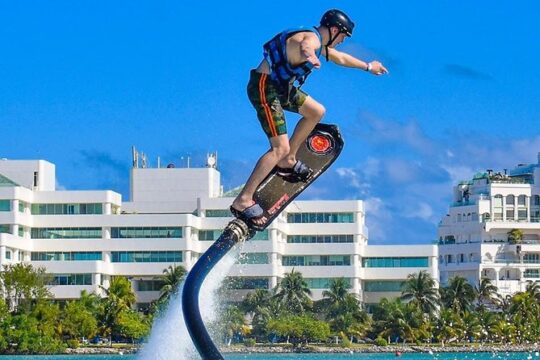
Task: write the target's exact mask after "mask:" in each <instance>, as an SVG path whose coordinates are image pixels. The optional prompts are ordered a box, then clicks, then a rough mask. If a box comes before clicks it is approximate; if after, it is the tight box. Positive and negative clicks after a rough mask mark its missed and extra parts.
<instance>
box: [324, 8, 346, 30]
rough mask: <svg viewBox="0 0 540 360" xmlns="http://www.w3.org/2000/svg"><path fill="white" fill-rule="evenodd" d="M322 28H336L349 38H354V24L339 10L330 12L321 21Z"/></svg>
mask: <svg viewBox="0 0 540 360" xmlns="http://www.w3.org/2000/svg"><path fill="white" fill-rule="evenodd" d="M321 26H326V27H327V28H330V27H332V26H335V27H337V28H338V29H339V31H340V32H342V33H344V34H345V35H347V36H352V32H353V29H354V23H353V22H352V20H351V19H350V18H349V17H348V16H347V14H345V13H344V12H343V11H341V10H338V9H332V10H328V11H327V12H325V13H324V15H323V17H322V19H321Z"/></svg>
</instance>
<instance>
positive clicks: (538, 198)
mask: <svg viewBox="0 0 540 360" xmlns="http://www.w3.org/2000/svg"><path fill="white" fill-rule="evenodd" d="M533 205H535V206H540V195H534V196H533Z"/></svg>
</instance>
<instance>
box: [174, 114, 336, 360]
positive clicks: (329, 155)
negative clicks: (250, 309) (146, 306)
mask: <svg viewBox="0 0 540 360" xmlns="http://www.w3.org/2000/svg"><path fill="white" fill-rule="evenodd" d="M342 149H343V139H342V137H341V133H340V132H339V129H338V127H337V126H335V125H329V124H318V125H317V126H316V127H315V129H314V130H313V131H312V132H311V134H310V135H309V136H308V137H307V139H306V141H305V142H304V144H302V146H301V147H300V149H299V150H298V153H297V158H298V159H301V160H302V161H303V162H304V163H305V164H306V165H308V166H309V167H310V168H311V169H313V174H312V175H311V176H310V177H309V178H308V179H307V180H306V181H305V182H303V181H299V182H291V181H289V180H287V179H285V178H283V177H282V176H280V175H278V174H277V173H276V171H275V170H274V171H272V172H271V173H270V174H269V175H268V176H267V177H266V179H265V180H263V182H261V184H260V185H259V187H258V188H257V191H256V193H255V196H254V199H255V201H256V202H257V203H258V204H259V205H260V206H261V207H262V208H263V209H264V213H265V217H266V218H267V219H268V220H267V222H266V223H265V224H263V225H261V226H253V227H250V226H248V225H247V224H246V223H245V222H244V221H242V220H240V219H234V220H233V221H231V222H230V223H229V224H228V225H227V226H226V227H225V229H224V230H223V234H221V236H220V237H219V238H218V239H217V240H216V241H215V242H214V244H212V246H210V248H209V249H208V250H207V251H206V252H205V253H204V254H203V255H202V256H201V257H200V258H199V260H198V261H197V263H196V264H195V265H194V266H193V268H192V269H191V270H190V272H189V274H188V276H187V278H186V281H185V283H184V290H183V293H182V310H183V313H184V320H185V323H186V327H187V329H188V331H189V335H190V336H191V339H192V340H193V343H194V344H195V347H196V348H197V351H199V354H200V355H201V358H202V359H203V360H222V359H223V356H221V353H220V352H219V350H218V348H217V347H216V345H214V343H213V341H212V338H211V337H210V335H209V334H208V331H207V330H206V328H205V326H204V323H203V321H202V318H201V313H200V311H199V291H200V289H201V285H202V283H203V281H204V278H205V277H206V275H208V273H209V272H210V270H212V268H213V267H214V266H215V265H216V264H217V263H218V262H219V260H221V258H223V256H225V254H227V252H228V251H229V250H230V249H231V248H232V247H233V246H234V245H235V244H236V243H238V242H242V241H247V240H249V239H251V238H252V237H253V236H254V235H255V233H256V232H257V231H262V230H264V229H265V228H266V227H268V225H270V224H271V223H272V221H273V220H274V219H275V218H276V217H278V215H279V214H280V213H281V212H282V211H283V209H285V207H286V206H287V205H288V204H289V203H290V202H291V201H293V200H294V199H295V198H296V197H297V196H298V195H300V194H301V193H302V191H304V190H305V189H306V188H307V187H308V186H309V185H311V183H313V181H315V179H317V178H318V177H319V176H320V175H321V174H322V173H324V172H325V171H326V169H328V168H329V167H330V165H332V163H333V162H334V161H335V160H336V159H337V157H338V156H339V154H340V153H341V150H342Z"/></svg>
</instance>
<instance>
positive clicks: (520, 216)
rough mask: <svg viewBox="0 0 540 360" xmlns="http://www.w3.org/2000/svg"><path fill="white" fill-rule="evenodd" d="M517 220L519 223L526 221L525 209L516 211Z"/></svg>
mask: <svg viewBox="0 0 540 360" xmlns="http://www.w3.org/2000/svg"><path fill="white" fill-rule="evenodd" d="M518 220H519V221H525V220H527V209H519V210H518Z"/></svg>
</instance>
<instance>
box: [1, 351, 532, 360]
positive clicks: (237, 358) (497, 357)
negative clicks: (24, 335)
mask: <svg viewBox="0 0 540 360" xmlns="http://www.w3.org/2000/svg"><path fill="white" fill-rule="evenodd" d="M224 357H225V359H227V360H246V359H255V360H277V359H279V360H282V359H286V360H323V359H325V360H326V359H332V360H345V359H347V360H349V359H358V360H382V359H407V360H434V359H437V360H488V359H490V360H518V359H519V360H533V359H538V360H540V354H538V353H506V352H501V353H446V354H433V355H430V354H417V353H414V354H403V355H401V356H399V357H397V356H395V355H394V354H391V353H386V354H242V355H238V354H235V355H224ZM0 359H1V360H81V359H85V360H136V359H137V356H136V355H125V356H120V355H115V356H111V355H84V356H83V355H77V356H73V355H55V356H25V355H18V356H8V355H5V356H0ZM171 360H172V359H171Z"/></svg>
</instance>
